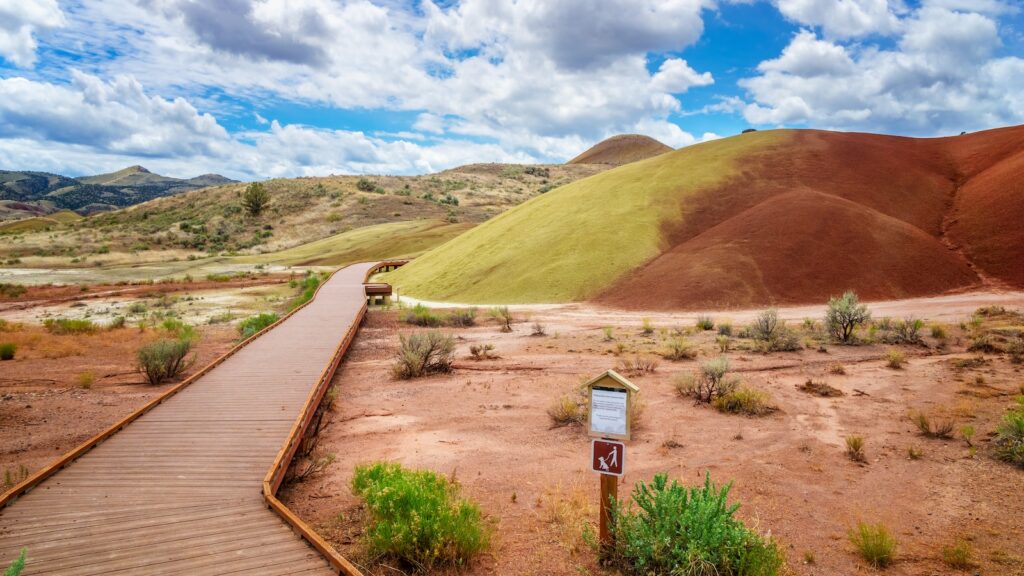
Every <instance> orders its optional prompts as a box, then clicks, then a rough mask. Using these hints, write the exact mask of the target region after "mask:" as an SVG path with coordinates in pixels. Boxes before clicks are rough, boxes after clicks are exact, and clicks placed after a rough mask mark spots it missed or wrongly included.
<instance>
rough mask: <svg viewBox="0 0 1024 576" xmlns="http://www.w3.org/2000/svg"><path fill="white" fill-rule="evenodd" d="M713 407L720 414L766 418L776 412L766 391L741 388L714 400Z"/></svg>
mask: <svg viewBox="0 0 1024 576" xmlns="http://www.w3.org/2000/svg"><path fill="white" fill-rule="evenodd" d="M712 405H713V406H714V407H715V409H717V410H718V411H719V412H725V413H727V414H744V415H746V416H764V415H765V414H770V413H772V412H774V411H775V406H774V405H772V399H771V396H769V395H768V393H767V392H765V391H764V390H757V389H754V388H747V387H740V388H737V389H735V390H733V391H731V392H729V393H727V394H723V395H721V396H719V397H717V398H715V399H714V401H713V402H712Z"/></svg>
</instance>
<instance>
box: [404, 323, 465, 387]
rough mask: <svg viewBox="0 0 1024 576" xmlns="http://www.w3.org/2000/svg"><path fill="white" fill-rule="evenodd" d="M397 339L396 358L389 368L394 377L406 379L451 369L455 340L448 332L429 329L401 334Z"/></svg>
mask: <svg viewBox="0 0 1024 576" xmlns="http://www.w3.org/2000/svg"><path fill="white" fill-rule="evenodd" d="M399 340H400V346H399V350H398V358H397V360H396V361H395V364H394V365H393V366H392V368H391V371H392V373H393V374H394V376H395V377H396V378H399V379H401V380H408V379H410V378H419V377H420V376H427V375H430V374H436V373H443V372H450V371H451V369H452V360H453V355H454V353H455V340H454V339H453V338H452V337H451V335H450V334H441V333H440V332H436V331H431V332H426V333H423V334H410V335H409V336H405V335H401V336H399Z"/></svg>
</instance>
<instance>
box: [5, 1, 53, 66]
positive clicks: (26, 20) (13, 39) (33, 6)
mask: <svg viewBox="0 0 1024 576" xmlns="http://www.w3.org/2000/svg"><path fill="white" fill-rule="evenodd" d="M65 24H66V21H65V19H64V12H62V11H61V9H60V7H59V6H58V5H57V0H7V1H0V57H3V58H4V59H6V60H8V61H10V62H11V63H13V64H14V65H15V66H20V67H23V68H27V67H30V66H32V65H33V64H35V61H36V48H37V46H38V45H37V43H36V38H35V34H36V32H37V31H39V30H45V29H48V28H58V27H61V26H64V25H65Z"/></svg>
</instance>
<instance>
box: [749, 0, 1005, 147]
mask: <svg viewBox="0 0 1024 576" xmlns="http://www.w3.org/2000/svg"><path fill="white" fill-rule="evenodd" d="M901 29H902V32H901V34H900V35H899V36H898V41H897V44H896V46H895V47H894V48H892V49H881V48H879V47H877V46H872V45H860V44H851V45H844V44H842V43H840V42H839V41H835V40H824V39H821V38H818V37H817V36H816V35H815V34H814V33H813V32H810V31H801V32H800V33H798V34H796V35H795V36H794V37H793V39H792V41H791V42H790V44H789V46H787V47H786V49H785V50H784V51H783V53H782V55H780V56H779V57H778V58H775V59H772V60H768V61H765V62H762V63H761V64H760V65H759V66H758V71H759V72H760V75H758V76H756V77H753V78H748V79H746V80H743V81H741V82H740V84H741V86H743V87H744V88H746V89H747V91H748V93H749V95H750V97H751V99H752V100H753V102H751V103H750V104H749V105H747V106H746V107H745V109H744V116H745V117H746V119H747V120H748V121H750V122H752V123H754V124H771V125H782V124H810V125H813V126H816V127H822V128H838V129H855V130H872V131H886V132H893V131H895V132H900V133H905V134H919V135H936V134H948V133H957V132H959V131H961V130H975V129H980V128H987V127H992V126H996V125H1000V124H1013V123H1020V122H1022V121H1024V107H1022V106H1021V105H1020V97H1019V96H1018V94H1019V93H1020V85H1021V81H1020V80H1019V79H1018V78H1019V76H1016V75H1015V74H1016V73H1017V72H1018V71H1019V70H1021V69H1022V65H1024V60H1022V59H1020V58H1017V57H1013V56H1008V57H1004V58H993V54H994V51H995V50H996V49H997V48H998V47H999V45H1000V38H999V34H998V26H997V25H996V23H995V22H994V21H993V20H992V18H991V17H990V16H988V15H985V14H980V13H974V12H960V11H952V10H949V9H946V8H942V7H937V6H929V5H925V6H923V7H921V8H919V9H918V10H916V11H915V12H914V13H913V14H912V15H910V16H908V17H907V18H905V19H904V21H903V22H901Z"/></svg>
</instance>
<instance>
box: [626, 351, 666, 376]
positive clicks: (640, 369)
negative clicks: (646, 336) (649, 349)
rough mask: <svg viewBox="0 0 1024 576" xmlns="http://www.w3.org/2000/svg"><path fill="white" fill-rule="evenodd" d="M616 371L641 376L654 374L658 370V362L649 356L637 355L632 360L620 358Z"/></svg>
mask: <svg viewBox="0 0 1024 576" xmlns="http://www.w3.org/2000/svg"><path fill="white" fill-rule="evenodd" d="M616 369H617V370H618V371H619V372H622V373H623V374H628V375H634V376H640V375H643V374H650V373H653V372H654V371H655V370H657V369H658V361H657V360H655V359H654V358H651V357H648V356H641V355H639V354H637V355H636V356H634V357H633V358H632V359H630V358H620V359H619V364H618V366H616Z"/></svg>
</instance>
